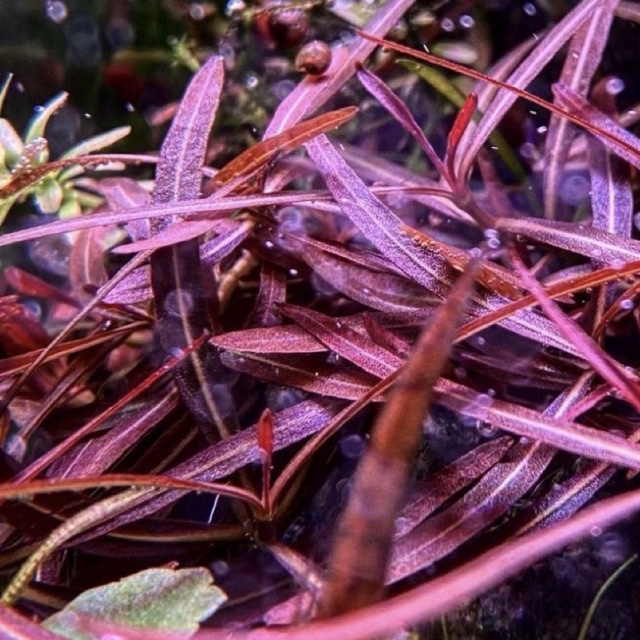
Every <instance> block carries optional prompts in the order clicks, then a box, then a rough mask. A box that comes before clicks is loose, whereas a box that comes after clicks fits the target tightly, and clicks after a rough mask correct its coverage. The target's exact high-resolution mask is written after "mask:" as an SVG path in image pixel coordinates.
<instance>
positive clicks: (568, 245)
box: [496, 218, 640, 266]
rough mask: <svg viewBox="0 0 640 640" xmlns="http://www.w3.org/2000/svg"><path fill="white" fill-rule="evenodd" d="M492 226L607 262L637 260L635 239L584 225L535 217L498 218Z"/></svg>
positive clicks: (639, 254) (638, 248) (639, 257)
mask: <svg viewBox="0 0 640 640" xmlns="http://www.w3.org/2000/svg"><path fill="white" fill-rule="evenodd" d="M496 227H497V228H498V229H500V230H504V231H509V232H511V233H513V234H516V235H521V236H524V237H525V238H529V239H531V240H536V241H538V242H544V243H545V244H549V245H551V246H553V247H558V248H560V249H564V250H565V251H571V252H572V253H578V254H580V255H583V256H587V257H589V258H591V259H592V260H597V261H599V262H602V263H604V264H608V265H613V266H619V265H620V263H625V262H632V261H637V260H640V242H639V241H637V240H630V239H627V238H621V237H620V236H616V235H613V234H612V233H609V232H607V231H602V230H601V229H594V228H593V227H590V226H587V225H580V224H572V223H569V222H557V221H555V220H539V219H537V218H499V219H498V220H496Z"/></svg>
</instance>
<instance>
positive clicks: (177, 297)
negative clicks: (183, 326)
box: [164, 289, 194, 316]
mask: <svg viewBox="0 0 640 640" xmlns="http://www.w3.org/2000/svg"><path fill="white" fill-rule="evenodd" d="M193 307H194V302H193V296H192V295H191V294H190V293H189V292H188V291H183V290H182V289H175V290H174V291H170V292H169V293H168V294H167V297H166V298H165V299H164V310H165V312H166V313H167V314H168V315H170V316H185V315H189V314H190V313H191V311H193Z"/></svg>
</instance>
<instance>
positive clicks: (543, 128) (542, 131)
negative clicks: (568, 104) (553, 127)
mask: <svg viewBox="0 0 640 640" xmlns="http://www.w3.org/2000/svg"><path fill="white" fill-rule="evenodd" d="M536 132H537V133H539V134H540V135H544V134H545V133H547V127H546V126H545V125H540V126H539V127H538V128H537V129H536Z"/></svg>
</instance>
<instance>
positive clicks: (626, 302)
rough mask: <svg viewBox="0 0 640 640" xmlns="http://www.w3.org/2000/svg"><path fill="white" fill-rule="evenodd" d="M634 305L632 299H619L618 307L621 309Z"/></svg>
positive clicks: (631, 307) (630, 307)
mask: <svg viewBox="0 0 640 640" xmlns="http://www.w3.org/2000/svg"><path fill="white" fill-rule="evenodd" d="M633 307H634V303H633V300H630V299H628V298H627V299H626V300H621V301H620V308H621V309H633Z"/></svg>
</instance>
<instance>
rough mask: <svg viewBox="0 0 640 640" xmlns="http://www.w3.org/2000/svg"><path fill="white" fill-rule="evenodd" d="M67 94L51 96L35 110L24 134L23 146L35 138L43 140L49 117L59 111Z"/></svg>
mask: <svg viewBox="0 0 640 640" xmlns="http://www.w3.org/2000/svg"><path fill="white" fill-rule="evenodd" d="M68 95H69V94H67V93H59V94H58V95H57V96H53V98H51V100H49V101H48V102H47V103H46V104H45V105H44V106H43V107H41V108H39V109H37V110H36V114H35V115H34V116H33V118H31V121H30V122H29V124H28V125H27V130H26V131H25V134H24V142H25V144H29V143H30V142H33V140H35V139H36V138H44V130H45V128H46V126H47V123H48V122H49V119H50V118H51V116H52V115H53V114H54V113H55V112H56V111H58V109H60V108H61V107H62V106H63V105H64V103H65V102H66V101H67V96H68Z"/></svg>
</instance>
